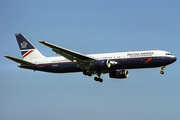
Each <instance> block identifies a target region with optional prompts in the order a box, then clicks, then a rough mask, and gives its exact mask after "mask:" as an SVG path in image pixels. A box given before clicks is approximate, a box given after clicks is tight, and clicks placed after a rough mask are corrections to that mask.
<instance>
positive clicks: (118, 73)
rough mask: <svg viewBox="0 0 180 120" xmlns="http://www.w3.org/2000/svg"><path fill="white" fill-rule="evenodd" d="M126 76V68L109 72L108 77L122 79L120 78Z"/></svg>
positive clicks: (127, 73) (127, 74)
mask: <svg viewBox="0 0 180 120" xmlns="http://www.w3.org/2000/svg"><path fill="white" fill-rule="evenodd" d="M128 76H129V72H128V70H118V71H113V72H110V73H109V77H110V78H117V79H122V78H127V77H128Z"/></svg>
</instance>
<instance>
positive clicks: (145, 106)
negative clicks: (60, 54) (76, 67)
mask: <svg viewBox="0 0 180 120" xmlns="http://www.w3.org/2000/svg"><path fill="white" fill-rule="evenodd" d="M15 33H23V34H24V35H25V36H26V37H27V38H28V39H29V40H30V41H31V42H32V43H33V44H34V45H35V46H36V48H38V50H39V51H40V52H42V54H44V55H45V56H57V55H56V54H55V53H54V52H53V51H51V49H49V48H48V47H46V46H44V45H42V44H40V43H38V41H39V40H46V41H48V42H50V43H53V44H56V45H59V46H62V47H65V48H68V49H71V50H74V51H77V52H80V53H83V54H90V53H106V52H120V51H133V50H152V49H155V50H156V49H158V50H166V51H169V52H171V53H172V54H174V55H175V56H176V57H177V58H178V59H179V58H180V53H179V51H180V48H179V45H180V1H179V0H171V1H170V0H149V1H148V0H0V62H1V63H0V64H1V69H0V77H1V78H0V120H179V119H180V74H179V69H180V63H179V60H177V61H176V62H175V63H173V64H172V65H170V66H167V67H166V69H165V74H164V75H161V74H160V73H159V72H160V68H153V69H138V70H129V73H130V76H129V78H127V79H125V80H116V79H110V78H109V76H108V75H107V74H105V75H102V78H103V79H104V82H103V83H99V82H95V81H94V79H93V77H87V76H84V75H83V74H82V73H70V74H52V73H43V72H38V71H37V72H33V71H31V70H25V69H20V68H18V67H17V64H16V63H14V62H12V61H10V60H8V59H6V58H4V57H3V56H4V55H11V56H14V57H18V58H22V57H21V54H20V51H19V47H18V45H17V42H16V39H15V36H14V34H15Z"/></svg>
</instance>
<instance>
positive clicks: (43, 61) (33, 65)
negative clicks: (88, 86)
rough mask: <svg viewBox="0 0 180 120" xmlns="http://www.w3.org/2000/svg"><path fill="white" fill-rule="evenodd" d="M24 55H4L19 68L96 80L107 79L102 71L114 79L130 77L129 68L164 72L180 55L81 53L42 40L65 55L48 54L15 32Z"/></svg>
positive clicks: (160, 52)
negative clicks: (50, 55) (75, 75)
mask: <svg viewBox="0 0 180 120" xmlns="http://www.w3.org/2000/svg"><path fill="white" fill-rule="evenodd" d="M15 37H16V39H17V42H18V45H19V48H20V51H21V54H22V58H23V59H19V58H16V57H12V56H7V55H6V56H4V57H6V58H8V59H10V60H12V61H14V62H17V63H19V64H18V67H20V68H25V69H31V70H34V71H43V72H51V73H75V72H82V73H83V74H84V75H87V76H92V75H96V76H97V77H94V80H95V81H98V82H103V79H102V78H101V74H106V73H109V77H110V78H116V79H123V78H127V77H128V76H129V72H128V70H127V69H139V68H155V67H161V71H160V73H161V74H164V69H165V66H167V65H169V64H171V63H173V62H175V61H176V60H177V58H176V57H175V56H174V55H172V54H171V53H170V52H167V51H163V50H147V51H129V52H115V53H102V54H87V55H85V54H81V53H78V52H75V51H72V50H69V49H66V48H63V47H60V46H57V45H54V44H52V43H49V42H46V41H39V43H41V44H43V45H45V46H47V47H49V48H51V49H52V51H54V52H55V53H56V54H59V55H61V56H56V57H45V56H44V55H42V54H41V53H40V52H39V51H38V49H36V47H35V46H34V45H33V44H32V43H31V42H30V41H29V40H28V39H27V38H26V37H25V36H24V35H23V34H21V33H18V34H15Z"/></svg>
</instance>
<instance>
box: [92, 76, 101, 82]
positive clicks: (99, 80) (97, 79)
mask: <svg viewBox="0 0 180 120" xmlns="http://www.w3.org/2000/svg"><path fill="white" fill-rule="evenodd" d="M94 80H95V81H98V82H103V79H102V78H99V77H94Z"/></svg>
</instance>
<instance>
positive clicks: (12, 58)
mask: <svg viewBox="0 0 180 120" xmlns="http://www.w3.org/2000/svg"><path fill="white" fill-rule="evenodd" d="M4 57H6V58H8V59H10V60H12V61H14V62H17V63H20V64H21V65H35V64H34V63H31V62H28V61H25V60H22V59H19V58H15V57H11V56H7V55H6V56H4Z"/></svg>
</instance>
